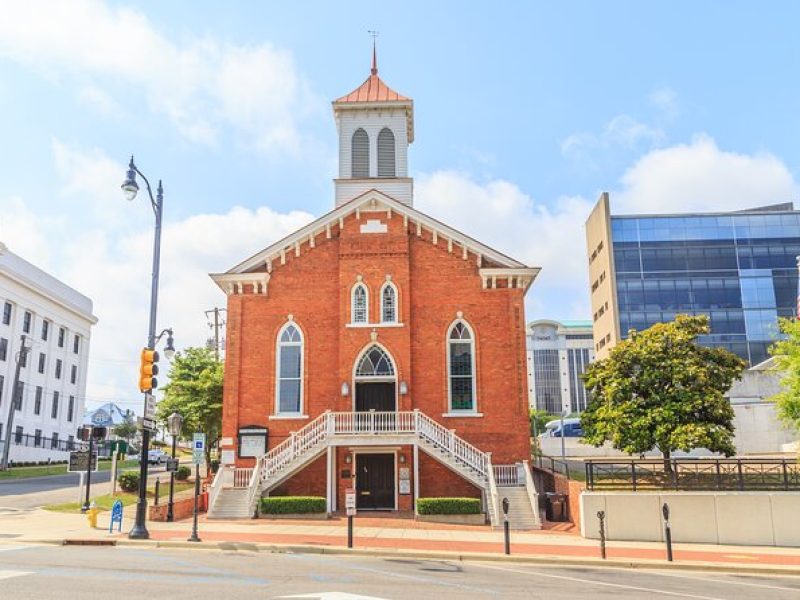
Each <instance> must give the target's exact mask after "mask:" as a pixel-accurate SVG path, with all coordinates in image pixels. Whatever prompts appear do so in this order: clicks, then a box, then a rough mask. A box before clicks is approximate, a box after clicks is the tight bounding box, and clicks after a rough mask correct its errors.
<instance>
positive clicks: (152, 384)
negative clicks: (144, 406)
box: [139, 348, 158, 392]
mask: <svg viewBox="0 0 800 600" xmlns="http://www.w3.org/2000/svg"><path fill="white" fill-rule="evenodd" d="M157 362H158V352H156V351H155V350H153V349H152V348H143V349H142V356H141V364H140V366H139V390H140V391H142V392H149V391H152V390H153V389H155V388H157V387H158V379H156V375H158V365H157V364H156V363H157Z"/></svg>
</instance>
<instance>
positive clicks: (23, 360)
mask: <svg viewBox="0 0 800 600" xmlns="http://www.w3.org/2000/svg"><path fill="white" fill-rule="evenodd" d="M28 350H30V347H29V346H26V345H25V334H24V333H23V334H22V336H21V337H20V350H19V354H17V368H16V370H15V371H14V386H13V387H12V388H11V402H10V403H9V405H8V419H6V443H5V444H4V445H3V462H2V464H0V470H3V471H5V470H6V469H8V451H9V449H10V448H11V432H12V428H13V427H14V411H15V410H16V407H17V403H18V402H22V398H19V397H18V395H19V394H20V393H21V390H20V389H19V376H20V371H21V370H22V365H24V364H27V360H28V359H27V356H28Z"/></svg>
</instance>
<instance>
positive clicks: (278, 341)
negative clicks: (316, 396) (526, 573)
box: [274, 321, 306, 418]
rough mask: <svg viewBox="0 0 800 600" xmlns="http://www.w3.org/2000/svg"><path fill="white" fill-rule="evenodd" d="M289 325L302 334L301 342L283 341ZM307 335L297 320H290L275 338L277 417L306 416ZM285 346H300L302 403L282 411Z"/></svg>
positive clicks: (275, 412)
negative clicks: (283, 350) (282, 361)
mask: <svg viewBox="0 0 800 600" xmlns="http://www.w3.org/2000/svg"><path fill="white" fill-rule="evenodd" d="M289 327H294V328H295V329H296V330H297V333H298V335H299V336H300V342H299V343H298V342H281V337H283V333H284V331H286V330H287V329H289ZM305 342H306V339H305V335H304V334H303V330H302V329H301V328H300V326H299V325H298V324H297V323H296V322H295V321H288V322H287V323H285V324H284V325H283V327H281V328H280V329H279V330H278V335H277V336H276V338H275V410H274V415H275V416H276V417H289V418H292V417H294V418H297V417H305V416H306V415H304V414H303V408H304V407H305V398H304V392H305V385H304V380H305V362H306V355H305ZM283 346H300V405H299V406H298V410H297V411H281V348H282V347H283Z"/></svg>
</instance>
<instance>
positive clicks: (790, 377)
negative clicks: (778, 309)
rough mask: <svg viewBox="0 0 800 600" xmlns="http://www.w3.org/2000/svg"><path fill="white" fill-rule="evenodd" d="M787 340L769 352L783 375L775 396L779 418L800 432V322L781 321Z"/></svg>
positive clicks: (791, 320) (794, 320)
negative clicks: (779, 389) (778, 390)
mask: <svg viewBox="0 0 800 600" xmlns="http://www.w3.org/2000/svg"><path fill="white" fill-rule="evenodd" d="M779 325H780V329H781V333H783V334H785V335H786V338H785V339H782V340H779V341H777V342H775V343H774V344H773V345H772V347H771V348H770V350H769V352H770V354H771V355H772V356H774V357H775V362H776V363H777V366H778V369H779V370H780V371H781V372H782V373H781V391H780V392H778V393H777V394H775V396H773V398H774V399H775V405H776V408H777V411H778V417H780V419H781V420H782V421H783V422H784V423H786V424H787V425H789V426H790V427H792V428H793V429H795V430H796V431H800V321H798V320H797V319H780V321H779Z"/></svg>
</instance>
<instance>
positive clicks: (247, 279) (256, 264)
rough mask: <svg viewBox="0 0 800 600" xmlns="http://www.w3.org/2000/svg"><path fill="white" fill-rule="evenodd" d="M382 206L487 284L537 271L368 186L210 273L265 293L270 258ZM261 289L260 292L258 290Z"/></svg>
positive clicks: (528, 278)
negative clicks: (471, 263)
mask: <svg viewBox="0 0 800 600" xmlns="http://www.w3.org/2000/svg"><path fill="white" fill-rule="evenodd" d="M383 210H385V211H387V212H391V213H394V214H397V215H399V216H400V217H402V218H403V219H404V220H405V221H406V222H410V223H411V224H412V225H415V226H416V229H417V234H418V235H421V233H422V232H423V231H425V232H429V233H430V234H431V236H432V239H433V240H434V243H437V242H438V241H439V240H440V239H441V241H442V242H444V243H446V244H447V246H448V250H450V251H451V252H452V251H453V246H454V245H457V246H458V247H460V252H461V253H462V257H463V258H464V259H466V258H467V257H468V256H469V255H472V256H474V257H475V259H476V262H477V266H478V268H479V269H480V271H481V275H482V276H483V277H484V285H485V286H487V287H492V286H493V283H492V284H491V285H489V284H488V282H494V281H495V280H496V278H498V277H507V278H524V280H525V287H526V288H527V286H528V285H530V283H531V282H532V281H533V279H534V278H535V277H536V275H537V274H538V272H539V268H538V267H528V266H526V265H525V264H523V263H521V262H519V261H517V260H515V259H513V258H511V257H509V256H507V255H505V254H503V253H501V252H498V251H497V250H495V249H493V248H490V247H489V246H487V245H485V244H483V243H481V242H479V241H478V240H475V239H474V238H472V237H470V236H468V235H466V234H464V233H462V232H460V231H458V230H456V229H453V228H452V227H450V226H448V225H445V224H444V223H442V222H440V221H438V220H436V219H434V218H432V217H429V216H428V215H426V214H425V213H422V212H421V211H419V210H417V209H415V208H413V207H410V206H407V205H406V204H403V203H401V202H399V201H397V200H395V199H394V198H392V197H391V196H387V195H386V194H384V193H382V192H380V191H378V190H375V189H372V190H369V191H367V192H365V193H364V194H362V195H360V196H358V197H357V198H354V199H353V200H351V201H350V202H348V203H346V204H343V205H342V206H340V207H338V208H336V209H334V210H332V211H330V212H329V213H327V214H325V215H323V216H321V217H319V218H318V219H316V220H315V221H312V222H311V223H309V224H308V225H306V226H305V227H302V228H300V229H298V230H297V231H295V232H294V233H292V234H291V235H288V236H286V237H285V238H283V239H281V240H279V241H277V242H275V243H274V244H272V245H270V246H268V247H267V248H264V249H263V250H261V251H260V252H258V253H256V254H254V255H253V256H251V257H250V258H248V259H247V260H244V261H242V262H241V263H239V264H238V265H236V266H234V267H233V268H231V269H229V270H228V271H226V272H225V273H221V274H212V275H211V277H212V279H214V281H215V282H216V283H217V284H218V285H219V286H220V287H222V288H223V290H226V288H227V291H230V290H231V286H238V289H239V290H242V289H243V286H245V285H250V284H252V285H253V289H254V291H256V293H266V288H267V283H268V281H269V278H270V273H271V272H272V269H273V261H280V263H283V262H285V257H286V255H287V254H289V253H291V252H294V253H295V255H296V256H299V255H300V251H301V246H304V245H305V246H307V247H308V248H314V247H315V245H316V238H317V236H319V235H325V237H328V238H329V237H330V236H331V228H333V227H342V225H343V221H344V219H345V217H347V216H349V215H351V214H353V213H356V214H359V213H360V212H361V211H365V212H366V211H383ZM515 285H516V284H515ZM262 289H263V292H261V291H260V290H262Z"/></svg>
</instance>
